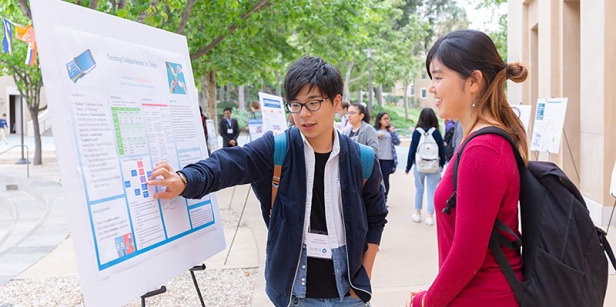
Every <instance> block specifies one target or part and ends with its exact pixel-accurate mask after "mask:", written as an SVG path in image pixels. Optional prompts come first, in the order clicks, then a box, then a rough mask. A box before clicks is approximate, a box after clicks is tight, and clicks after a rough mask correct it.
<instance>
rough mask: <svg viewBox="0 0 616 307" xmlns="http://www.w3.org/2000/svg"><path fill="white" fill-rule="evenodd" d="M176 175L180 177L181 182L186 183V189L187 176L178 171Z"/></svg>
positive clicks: (185, 184)
mask: <svg viewBox="0 0 616 307" xmlns="http://www.w3.org/2000/svg"><path fill="white" fill-rule="evenodd" d="M175 173H176V174H178V176H180V180H182V182H183V183H184V187H186V186H187V185H188V179H187V178H186V175H185V174H184V173H183V172H182V171H177V172H175Z"/></svg>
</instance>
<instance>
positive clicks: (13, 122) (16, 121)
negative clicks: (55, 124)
mask: <svg viewBox="0 0 616 307" xmlns="http://www.w3.org/2000/svg"><path fill="white" fill-rule="evenodd" d="M21 102H22V98H21V94H20V93H19V90H18V89H17V85H15V81H14V80H13V77H11V76H0V115H2V114H6V117H7V122H8V124H9V132H10V133H11V134H18V135H21V129H22V128H21V127H22V124H21V123H22V121H23V130H24V135H27V136H33V135H34V128H33V126H32V118H31V116H30V111H28V106H27V105H26V104H25V103H26V102H25V101H23V103H24V104H23V110H22V105H21ZM46 103H47V102H46V98H45V91H44V89H41V101H40V107H44V106H45V105H46ZM38 118H39V126H40V132H41V133H45V132H46V131H47V130H49V129H51V121H50V120H49V112H48V110H44V111H41V112H39V116H38Z"/></svg>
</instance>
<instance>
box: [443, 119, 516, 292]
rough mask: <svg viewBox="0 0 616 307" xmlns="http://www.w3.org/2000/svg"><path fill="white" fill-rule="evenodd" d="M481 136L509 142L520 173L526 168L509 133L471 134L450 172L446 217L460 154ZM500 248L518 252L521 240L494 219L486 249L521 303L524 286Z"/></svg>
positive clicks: (489, 130) (451, 203)
mask: <svg viewBox="0 0 616 307" xmlns="http://www.w3.org/2000/svg"><path fill="white" fill-rule="evenodd" d="M483 134H497V135H500V136H502V137H504V138H505V139H506V140H507V141H508V142H509V144H510V145H511V147H512V149H513V154H514V156H515V159H516V162H517V165H518V169H519V170H520V173H521V172H522V170H523V169H524V168H525V167H526V166H525V164H524V159H523V158H522V156H521V155H520V152H519V151H518V146H517V145H516V143H515V141H514V140H513V138H512V137H511V136H510V135H509V133H507V132H506V131H505V130H503V129H501V128H497V127H486V128H482V129H479V130H478V131H475V133H473V134H472V135H470V136H469V137H468V138H467V139H466V140H464V143H462V144H461V145H460V149H459V150H458V152H457V153H456V162H455V163H454V166H453V172H452V181H453V194H452V195H451V197H449V199H448V200H447V206H446V207H445V208H444V209H443V213H445V214H448V215H449V214H451V209H453V208H454V207H455V206H456V195H457V189H458V166H459V164H460V157H461V156H462V152H463V151H464V148H465V147H466V145H467V144H468V143H469V142H470V141H471V140H472V139H473V138H475V137H477V136H480V135H483ZM502 232H504V233H508V234H509V235H511V236H512V237H514V238H515V240H514V241H513V242H511V241H509V240H508V239H507V238H506V237H505V236H504V235H503V234H502ZM501 246H502V247H507V248H511V249H514V250H518V251H519V250H520V247H521V246H522V240H521V239H520V237H518V236H517V235H516V234H515V233H514V232H513V231H512V230H511V229H510V228H509V227H508V226H507V225H506V224H505V223H503V222H502V221H501V220H499V219H496V220H495V221H494V226H493V227H492V234H491V235H490V241H489V243H488V247H489V249H490V251H491V252H492V255H493V256H494V258H495V259H496V262H497V263H498V265H499V266H500V268H501V270H502V271H503V274H504V275H505V279H507V282H508V283H509V286H510V287H511V290H512V291H513V294H514V296H515V298H516V300H517V301H518V302H521V301H522V298H523V296H524V286H523V284H521V283H520V281H519V280H518V278H517V277H516V276H515V273H514V272H513V269H512V268H511V265H510V264H509V262H508V261H507V258H506V257H505V254H504V253H503V250H502V249H501Z"/></svg>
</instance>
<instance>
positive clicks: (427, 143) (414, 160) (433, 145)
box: [405, 108, 445, 226]
mask: <svg viewBox="0 0 616 307" xmlns="http://www.w3.org/2000/svg"><path fill="white" fill-rule="evenodd" d="M413 165H415V167H414V168H413V173H414V175H415V213H414V214H413V222H415V223H420V222H421V208H422V207H423V194H424V189H425V188H427V190H428V216H427V217H426V219H425V223H426V225H428V226H431V225H434V191H435V190H436V186H437V185H438V183H439V181H440V180H441V172H442V170H443V166H444V165H445V143H444V141H443V137H442V136H441V132H440V131H439V123H438V119H437V118H436V114H435V113H434V110H432V109H431V108H424V109H423V110H421V113H419V119H418V120H417V124H416V125H415V131H414V132H413V139H412V140H411V148H410V149H409V155H408V158H407V162H406V170H405V172H406V173H407V174H408V173H409V172H410V170H411V167H413Z"/></svg>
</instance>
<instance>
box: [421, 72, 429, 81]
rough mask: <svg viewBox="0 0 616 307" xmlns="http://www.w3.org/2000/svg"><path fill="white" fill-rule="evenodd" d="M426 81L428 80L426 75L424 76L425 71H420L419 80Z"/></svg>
mask: <svg viewBox="0 0 616 307" xmlns="http://www.w3.org/2000/svg"><path fill="white" fill-rule="evenodd" d="M426 79H428V74H426V72H425V71H422V72H421V80H426Z"/></svg>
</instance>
